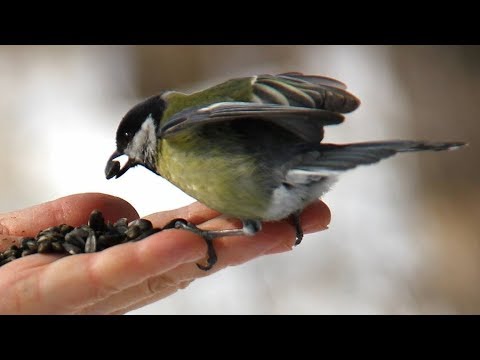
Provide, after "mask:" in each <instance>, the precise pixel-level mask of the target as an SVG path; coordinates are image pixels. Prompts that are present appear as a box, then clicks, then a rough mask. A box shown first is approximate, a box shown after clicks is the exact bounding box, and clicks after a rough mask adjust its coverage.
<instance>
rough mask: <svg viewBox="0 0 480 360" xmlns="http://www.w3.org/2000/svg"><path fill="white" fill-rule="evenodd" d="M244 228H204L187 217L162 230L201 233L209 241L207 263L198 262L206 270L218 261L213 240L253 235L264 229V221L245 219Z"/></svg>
mask: <svg viewBox="0 0 480 360" xmlns="http://www.w3.org/2000/svg"><path fill="white" fill-rule="evenodd" d="M242 223H243V228H241V229H231V230H202V229H199V228H198V227H197V226H196V225H195V224H192V223H191V222H189V221H187V220H185V219H173V220H172V221H170V222H169V223H168V224H167V225H165V226H164V227H163V228H162V230H165V229H183V230H188V231H191V232H193V233H194V234H197V235H200V236H201V237H202V238H203V240H205V242H206V243H207V253H208V257H207V265H200V264H197V266H198V268H199V269H201V270H204V271H207V270H210V269H211V268H212V266H213V265H215V263H216V262H217V253H216V252H215V248H214V247H213V240H214V239H216V238H219V237H224V236H244V235H247V236H253V235H255V234H256V233H257V232H259V231H260V230H261V229H262V223H261V222H260V221H258V220H243V221H242Z"/></svg>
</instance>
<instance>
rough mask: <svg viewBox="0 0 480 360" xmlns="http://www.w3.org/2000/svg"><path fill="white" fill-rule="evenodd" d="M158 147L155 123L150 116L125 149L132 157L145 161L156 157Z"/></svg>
mask: <svg viewBox="0 0 480 360" xmlns="http://www.w3.org/2000/svg"><path fill="white" fill-rule="evenodd" d="M156 147H157V137H156V135H155V124H154V123H153V118H152V117H151V116H149V117H148V118H147V119H146V120H145V121H144V122H143V124H142V127H141V128H140V130H138V131H137V133H136V134H135V136H134V137H133V139H132V141H131V142H130V144H129V145H128V147H127V148H126V149H125V153H126V154H127V155H128V156H129V157H130V158H132V159H135V160H137V161H141V162H144V161H146V160H150V159H154V158H155V151H156Z"/></svg>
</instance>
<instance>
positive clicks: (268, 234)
mask: <svg viewBox="0 0 480 360" xmlns="http://www.w3.org/2000/svg"><path fill="white" fill-rule="evenodd" d="M301 222H302V226H303V227H304V228H305V229H308V231H309V232H314V231H320V230H323V229H325V228H326V227H327V225H328V223H329V222H330V211H329V209H328V207H327V205H325V204H324V203H323V202H321V201H318V202H316V203H314V204H312V205H310V206H309V207H307V208H306V209H305V211H304V213H303V214H302V216H301ZM239 225H240V224H239V223H238V222H236V221H234V220H229V219H225V218H216V219H213V220H211V221H208V222H206V223H203V224H201V225H200V227H201V228H203V229H223V228H234V227H238V226H239ZM306 231H307V230H306ZM163 233H164V234H172V236H175V235H178V234H179V233H184V234H185V235H190V234H191V233H189V232H186V231H183V230H180V231H179V230H165V231H164V232H163ZM179 236H180V237H181V236H182V235H179ZM197 238H198V241H199V242H200V245H201V246H202V245H203V246H202V247H203V249H204V250H203V256H205V255H204V254H205V252H206V246H205V245H204V241H203V240H202V239H201V238H200V237H197ZM294 242H295V231H294V228H293V226H292V225H291V224H290V223H289V222H288V221H283V222H278V223H267V224H264V229H263V230H262V231H261V232H260V233H259V234H257V235H256V236H255V237H228V238H219V239H216V240H215V242H214V244H215V245H214V246H215V249H216V252H217V255H218V257H219V261H218V262H217V264H216V265H215V266H214V268H213V269H212V270H210V271H207V272H205V271H202V270H199V269H198V267H197V265H196V262H197V261H192V262H188V263H183V264H182V263H181V264H180V265H178V266H177V267H175V268H174V269H172V270H170V271H168V272H166V273H161V274H160V275H157V276H151V277H149V278H147V279H145V280H144V281H142V282H141V283H139V284H137V285H134V286H132V287H130V288H129V289H127V290H125V291H122V292H120V293H117V294H114V295H113V296H111V297H110V298H108V299H105V300H103V301H101V302H100V303H98V304H95V305H93V306H92V307H90V308H87V309H84V312H85V313H107V312H108V311H109V310H111V311H113V312H114V313H122V312H127V311H131V310H133V309H136V308H139V307H141V306H144V305H146V304H149V303H152V302H155V301H158V300H160V299H162V298H163V297H166V296H168V295H169V294H172V293H173V292H175V291H176V290H177V289H179V288H184V287H185V286H187V285H188V284H189V283H190V282H191V281H193V280H194V279H195V278H198V277H204V276H208V275H210V274H213V273H215V272H217V271H219V270H221V269H223V268H225V267H226V266H231V265H238V264H241V263H244V262H246V261H249V260H251V259H253V258H256V257H258V256H261V255H263V254H269V253H271V251H272V249H276V250H275V252H277V253H278V252H285V251H289V250H291V248H292V246H293V244H294ZM197 245H198V244H197ZM153 260H154V261H158V259H153Z"/></svg>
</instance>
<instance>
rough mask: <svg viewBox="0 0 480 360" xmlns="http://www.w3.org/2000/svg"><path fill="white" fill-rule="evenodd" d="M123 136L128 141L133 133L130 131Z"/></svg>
mask: <svg viewBox="0 0 480 360" xmlns="http://www.w3.org/2000/svg"><path fill="white" fill-rule="evenodd" d="M123 135H124V136H125V137H126V138H127V139H129V138H130V137H131V135H132V133H131V132H129V131H125V132H124V133H123Z"/></svg>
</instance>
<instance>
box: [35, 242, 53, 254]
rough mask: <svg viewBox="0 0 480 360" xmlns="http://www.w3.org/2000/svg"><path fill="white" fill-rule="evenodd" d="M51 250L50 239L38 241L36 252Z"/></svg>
mask: <svg viewBox="0 0 480 360" xmlns="http://www.w3.org/2000/svg"><path fill="white" fill-rule="evenodd" d="M50 250H52V241H51V240H44V241H42V242H40V243H38V250H37V251H38V252H39V253H48V252H50Z"/></svg>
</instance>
